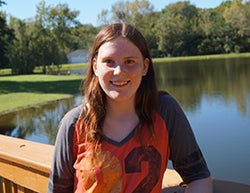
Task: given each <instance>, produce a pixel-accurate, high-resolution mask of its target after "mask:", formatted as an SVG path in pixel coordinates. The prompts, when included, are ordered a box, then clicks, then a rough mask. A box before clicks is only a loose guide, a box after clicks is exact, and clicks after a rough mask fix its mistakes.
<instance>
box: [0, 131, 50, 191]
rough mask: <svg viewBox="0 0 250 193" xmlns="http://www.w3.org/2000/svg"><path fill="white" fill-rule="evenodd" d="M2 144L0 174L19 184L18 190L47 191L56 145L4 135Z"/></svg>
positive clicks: (0, 136)
mask: <svg viewBox="0 0 250 193" xmlns="http://www.w3.org/2000/svg"><path fill="white" fill-rule="evenodd" d="M0 144H1V146H0V176H2V177H3V178H5V179H8V180H10V181H12V182H13V183H14V184H17V185H18V188H17V192H22V191H24V190H22V189H21V187H24V188H28V189H31V190H32V191H36V192H46V190H47V185H48V178H49V172H50V167H51V163H52V158H53V151H54V147H53V146H52V145H46V144H41V143H36V142H31V141H27V140H23V139H17V138H13V137H8V136H3V135H0ZM27 191H28V190H27Z"/></svg>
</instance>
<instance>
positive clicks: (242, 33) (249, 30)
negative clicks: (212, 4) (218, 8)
mask: <svg viewBox="0 0 250 193" xmlns="http://www.w3.org/2000/svg"><path fill="white" fill-rule="evenodd" d="M223 14H224V17H225V19H226V21H227V23H229V24H230V25H231V27H232V28H233V30H234V32H235V35H236V36H238V38H237V39H238V44H237V46H238V47H239V48H240V50H239V51H241V52H246V51H249V49H250V21H249V16H250V2H249V1H244V3H243V1H242V0H233V1H232V3H231V6H229V7H227V8H226V9H225V11H224V13H223Z"/></svg>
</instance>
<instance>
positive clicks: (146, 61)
mask: <svg viewBox="0 0 250 193" xmlns="http://www.w3.org/2000/svg"><path fill="white" fill-rule="evenodd" d="M149 63H150V61H149V59H148V58H145V59H144V65H143V72H142V75H143V76H146V75H147V72H148V66H149Z"/></svg>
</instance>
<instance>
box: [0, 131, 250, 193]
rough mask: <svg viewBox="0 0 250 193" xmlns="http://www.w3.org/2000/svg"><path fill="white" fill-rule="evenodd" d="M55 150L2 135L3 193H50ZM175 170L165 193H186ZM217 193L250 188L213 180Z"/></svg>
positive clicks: (0, 185)
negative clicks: (48, 191)
mask: <svg viewBox="0 0 250 193" xmlns="http://www.w3.org/2000/svg"><path fill="white" fill-rule="evenodd" d="M53 151H54V146H52V145H46V144H41V143H36V142H31V141H27V140H23V139H18V138H14V137H8V136H4V135H0V193H2V192H3V193H34V192H38V193H46V192H47V186H48V180H49V172H50V167H51V163H52V158H53ZM180 182H181V178H180V176H179V174H178V173H177V172H176V171H175V170H171V169H167V170H166V172H165V176H164V179H163V184H162V188H163V189H162V192H163V193H170V192H171V193H172V192H176V193H184V190H185V189H184V188H182V187H180V186H178V184H179V183H180ZM213 188H214V193H235V192H240V193H249V192H250V186H249V185H243V184H238V183H233V182H227V181H222V180H216V179H214V180H213Z"/></svg>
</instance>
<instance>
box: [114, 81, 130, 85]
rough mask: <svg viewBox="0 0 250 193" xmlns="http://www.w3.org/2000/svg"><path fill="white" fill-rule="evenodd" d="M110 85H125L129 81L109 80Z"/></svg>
mask: <svg viewBox="0 0 250 193" xmlns="http://www.w3.org/2000/svg"><path fill="white" fill-rule="evenodd" d="M110 82H111V84H112V85H114V86H125V85H127V84H128V83H129V82H130V81H119V82H116V81H110Z"/></svg>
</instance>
